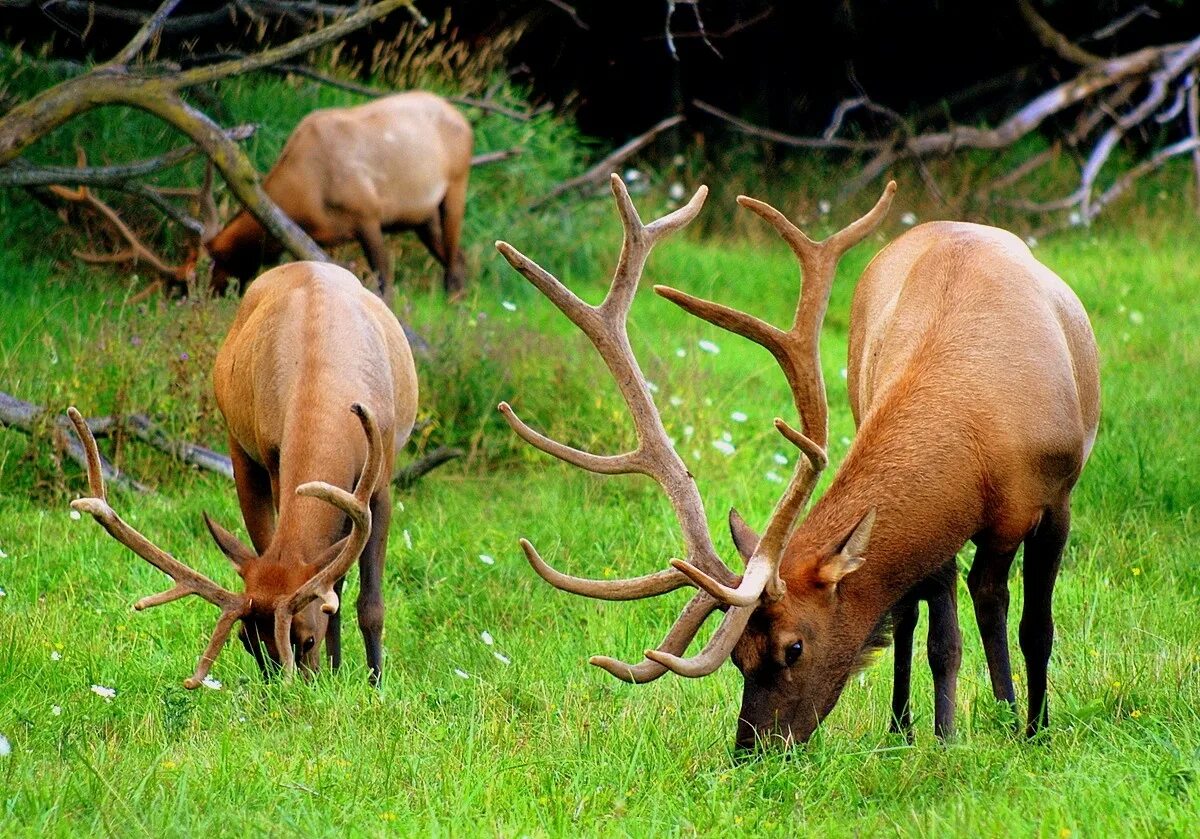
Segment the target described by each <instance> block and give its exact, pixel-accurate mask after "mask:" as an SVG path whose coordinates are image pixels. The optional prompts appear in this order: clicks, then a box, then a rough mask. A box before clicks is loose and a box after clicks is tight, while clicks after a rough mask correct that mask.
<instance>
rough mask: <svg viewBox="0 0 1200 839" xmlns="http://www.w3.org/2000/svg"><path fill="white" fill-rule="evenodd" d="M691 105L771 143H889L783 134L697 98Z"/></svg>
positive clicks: (874, 146)
mask: <svg viewBox="0 0 1200 839" xmlns="http://www.w3.org/2000/svg"><path fill="white" fill-rule="evenodd" d="M692 105H693V106H695V108H696V109H697V110H700V111H704V112H705V113H706V114H711V115H712V116H714V117H716V118H717V119H720V120H723V121H725V122H727V123H729V124H730V125H732V126H733V127H734V128H736V129H737V130H738V131H740V132H742V133H743V134H748V135H750V136H751V137H759V138H761V139H763V140H769V141H770V142H772V143H779V144H780V145H783V146H792V147H794V148H801V149H843V150H845V151H876V150H878V149H881V148H884V147H885V146H887V145H889V143H888V142H886V141H878V140H843V139H841V138H839V137H829V138H824V137H797V136H796V135H794V134H784V133H783V132H781V131H775V130H774V129H771V128H763V127H761V126H758V125H754V124H752V123H749V122H746V121H745V120H744V119H739V118H738V117H735V116H734V115H733V114H731V113H729V112H728V111H722V110H721V109H720V108H718V107H717V106H716V105H710V104H708V103H707V102H702V101H700V100H699V99H693V100H692Z"/></svg>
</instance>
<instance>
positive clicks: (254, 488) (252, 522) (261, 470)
mask: <svg viewBox="0 0 1200 839" xmlns="http://www.w3.org/2000/svg"><path fill="white" fill-rule="evenodd" d="M229 459H230V460H231V461H232V462H233V479H234V481H235V483H236V484H237V497H238V506H239V507H240V508H241V510H242V520H243V521H245V523H246V530H247V532H248V533H249V534H250V542H251V544H253V545H254V550H256V551H258V553H260V554H261V553H262V552H263V551H265V550H266V549H267V546H268V545H270V544H271V539H272V538H274V536H275V501H274V498H273V487H272V483H271V473H270V472H268V471H267V469H266V467H264V466H261V465H259V464H258V463H256V462H255V461H254V459H253V458H251V457H250V455H248V454H247V453H246V451H245V450H244V449H243V448H242V447H241V446H240V445H238V442H237V441H236V440H234V439H233V436H232V435H231V436H230V437H229Z"/></svg>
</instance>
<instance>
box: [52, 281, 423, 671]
mask: <svg viewBox="0 0 1200 839" xmlns="http://www.w3.org/2000/svg"><path fill="white" fill-rule="evenodd" d="M213 383H214V385H215V388H216V395H217V404H218V406H219V407H220V409H221V413H222V414H223V415H224V417H225V422H226V425H227V426H228V430H229V445H230V454H231V456H232V459H233V468H234V477H235V478H236V481H237V492H238V502H239V504H240V506H241V510H242V516H243V518H244V519H245V523H246V529H247V531H248V532H249V534H250V540H251V543H252V544H253V548H251V547H250V546H247V545H245V544H243V543H242V542H241V541H240V540H239V539H238V538H237V537H235V536H234V535H233V534H232V533H230V532H229V531H227V530H225V529H224V528H223V527H221V526H220V525H219V524H217V523H216V522H215V521H213V520H212V519H211V518H210V517H209V516H207V515H205V522H206V523H207V525H208V528H209V530H210V532H211V533H212V536H213V538H214V539H215V540H216V542H217V545H218V546H219V547H220V549H221V550H222V552H224V553H225V555H226V556H227V557H229V559H230V561H231V562H232V563H233V565H234V567H235V569H236V570H237V572H238V575H239V576H240V577H241V578H242V581H243V583H244V586H245V588H244V591H243V592H242V593H240V594H239V593H235V592H232V591H229V590H227V589H225V588H222V587H221V586H219V585H218V584H217V583H215V582H213V581H212V580H210V579H208V578H207V577H205V576H203V575H202V574H200V573H198V572H196V571H194V570H192V569H191V568H189V567H188V566H186V565H184V564H183V563H181V562H178V561H177V560H175V559H174V558H172V557H171V556H170V555H169V554H167V553H166V552H164V551H162V550H161V549H160V548H158V547H156V546H155V545H154V544H152V543H151V542H150V541H148V540H147V539H146V538H145V537H143V536H142V535H141V534H139V533H138V532H137V531H135V530H134V529H133V528H131V527H130V526H129V525H127V524H126V523H125V522H124V521H122V520H121V519H120V518H119V517H118V516H117V514H116V513H115V512H114V511H113V510H112V508H111V507H110V506H109V505H108V503H107V500H106V496H105V488H104V482H103V478H102V477H101V475H100V463H99V456H98V454H97V450H96V443H95V440H94V439H93V438H92V435H91V433H90V431H89V430H88V428H87V425H86V423H84V421H83V419H82V417H81V416H80V415H79V413H78V412H77V411H75V410H74V409H71V418H72V420H73V422H74V424H75V428H76V430H77V431H78V433H79V436H80V438H81V439H82V440H83V441H84V443H85V445H86V446H87V450H88V453H89V466H88V478H89V481H90V484H91V492H92V497H90V498H81V499H78V500H77V501H75V502H73V503H72V506H73V507H74V508H75V509H78V510H81V511H83V512H87V513H90V514H91V515H92V516H94V517H95V518H96V520H97V521H99V522H100V524H102V525H103V526H104V528H105V529H106V530H107V531H108V532H109V533H110V534H111V535H112V536H113V537H114V538H115V539H117V540H118V541H119V542H121V543H122V544H124V545H126V546H127V547H128V548H129V549H130V550H132V551H133V552H134V553H136V554H138V555H139V556H141V557H142V558H143V559H145V560H146V561H148V562H149V563H150V564H152V565H154V566H155V567H156V568H158V569H159V570H161V571H163V572H164V573H165V574H167V575H169V576H171V577H172V578H174V579H175V586H174V588H172V589H170V590H169V591H166V592H164V593H162V594H158V595H152V596H150V597H146V598H143V599H142V600H140V601H138V603H137V604H136V607H135V608H138V609H144V608H147V607H150V606H158V605H161V604H163V603H169V602H171V601H173V600H178V599H179V598H181V597H185V596H187V595H189V594H195V595H197V596H199V597H201V598H202V599H204V600H207V601H208V602H210V603H212V604H213V605H215V606H217V607H218V608H219V609H220V610H221V616H220V618H219V619H218V621H217V627H216V629H215V630H214V632H213V636H212V640H211V642H210V643H209V645H208V648H207V649H206V650H205V651H204V654H203V656H201V658H200V662H199V664H198V665H197V667H196V671H195V673H194V674H193V675H192V676H191V678H189V679H188V680H187V681H185V682H184V684H185V685H186V686H187V687H188V688H195V687H197V686H198V685H199V684H200V683H201V682H202V681H203V679H204V678H205V676H206V675H207V674H208V672H209V669H210V667H211V666H212V663H213V661H214V660H215V659H216V657H217V654H218V653H219V652H220V650H221V648H222V647H223V646H224V644H225V641H226V639H227V638H228V636H229V633H230V631H231V629H232V627H233V624H234V622H236V621H238V620H240V621H241V630H240V633H239V635H240V638H241V640H242V643H243V644H244V645H245V646H246V649H247V650H249V652H250V653H251V654H252V655H253V656H254V658H255V661H256V662H257V663H258V665H259V667H260V669H261V670H262V672H263V675H264V676H268V675H269V674H270V672H271V671H272V670H273V669H274V666H279V667H282V669H283V671H284V673H285V674H290V673H291V672H292V671H293V670H294V669H295V666H296V658H297V655H298V656H299V658H300V664H301V666H302V667H303V668H304V670H305V671H306V672H312V671H316V670H318V669H319V667H320V647H321V642H322V640H324V641H325V642H326V648H327V650H328V653H329V658H330V664H331V665H332V666H333V667H334V668H337V667H338V666H339V665H340V663H341V613H340V600H339V597H340V593H341V586H342V578H343V577H344V576H345V574H346V572H347V571H348V570H349V568H350V566H351V565H353V564H354V562H355V560H358V561H359V569H360V575H359V579H360V582H359V595H358V603H357V611H358V622H359V627H360V629H361V630H362V634H363V640H364V642H365V644H366V650H367V665H368V667H369V668H370V672H371V680H372V682H373V683H378V681H379V678H380V673H381V671H382V665H383V658H382V656H383V650H382V632H383V597H382V592H381V584H382V580H383V561H384V556H385V555H386V551H387V536H388V523H389V521H390V518H391V501H390V499H391V483H390V478H391V467H392V463H393V459H394V453H395V451H396V449H397V448H399V447H400V446H402V445H403V444H404V442H405V441H406V440H407V439H408V436H409V434H410V432H411V431H412V426H413V422H414V420H415V418H416V410H417V379H416V371H415V369H414V366H413V358H412V353H411V351H410V350H409V346H408V343H407V341H406V340H405V338H404V333H403V332H402V331H401V328H400V324H399V322H398V321H397V320H396V317H395V315H394V314H392V312H391V311H390V310H389V309H388V308H387V306H386V305H384V303H383V302H382V301H380V300H379V299H378V298H377V297H376V296H375V295H374V294H372V293H371V292H369V291H367V290H366V289H364V288H363V287H362V284H361V283H359V281H358V280H357V279H356V278H355V277H354V275H353V274H351V273H350V272H348V271H346V270H345V269H343V268H339V267H337V266H335V265H330V264H324V263H316V262H295V263H291V264H288V265H283V266H280V267H278V268H275V269H272V270H271V271H268V272H267V273H265V274H263V275H262V276H261V277H259V278H258V280H257V281H255V282H254V283H253V284H252V286H251V287H250V289H249V290H248V291H247V293H246V296H245V299H244V300H243V301H242V303H241V305H240V307H239V308H238V312H237V316H236V318H235V320H234V323H233V326H232V327H231V328H230V330H229V334H228V335H227V336H226V338H225V341H224V343H223V344H222V346H221V349H220V351H219V352H218V354H217V361H216V366H215V369H214V371H213ZM364 432H365V433H364Z"/></svg>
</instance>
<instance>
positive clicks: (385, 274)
mask: <svg viewBox="0 0 1200 839" xmlns="http://www.w3.org/2000/svg"><path fill="white" fill-rule="evenodd" d="M473 143H474V140H473V135H472V132H471V125H470V123H468V122H467V120H466V118H465V117H464V116H463V115H462V114H461V113H459V112H458V110H456V109H455V108H454V106H453V105H451V104H450V103H449V102H447V101H446V100H445V99H442V98H441V97H440V96H436V95H434V94H432V93H427V92H424V91H409V92H406V93H397V94H395V95H392V96H386V97H383V98H382V99H377V100H375V101H373V102H368V103H366V104H363V105H356V106H354V107H351V108H325V109H322V110H318V111H313V112H312V113H311V114H308V115H307V116H306V117H304V119H302V120H301V121H300V124H299V125H297V126H296V129H295V131H293V132H292V134H291V136H290V137H289V138H288V140H287V143H286V144H285V145H284V147H283V152H282V153H281V154H280V156H279V160H278V161H276V163H275V165H274V166H273V167H272V168H271V171H270V172H269V173H268V174H267V177H266V179H265V180H264V181H263V189H264V190H265V191H266V193H267V194H268V195H269V196H270V197H271V200H273V201H274V202H275V203H276V204H278V205H279V208H280V209H281V210H283V212H284V213H286V214H287V215H288V216H289V217H290V218H291V219H292V220H293V221H295V222H296V223H297V224H298V225H300V227H302V228H303V229H304V230H305V231H306V232H307V233H308V234H309V235H310V236H311V237H312V238H313V239H314V240H316V241H317V242H318V243H319V244H321V245H325V246H331V245H338V244H342V243H345V242H350V241H357V242H358V243H359V244H360V245H361V246H362V249H363V252H364V253H365V254H366V257H367V262H368V263H369V264H370V266H371V270H372V271H374V272H375V274H376V275H377V277H378V282H379V288H380V292H381V294H382V295H383V297H384V299H385V300H390V299H391V295H392V260H391V256H390V254H389V253H388V250H387V248H386V246H385V245H384V240H383V234H384V232H385V231H393V230H414V231H415V232H416V234H417V236H418V238H419V239H420V240H421V242H422V244H424V245H425V247H426V248H428V249H429V252H430V253H431V254H433V256H434V258H435V259H437V260H438V262H440V263H441V264H442V266H443V268H444V271H445V273H444V285H445V289H446V293H447V294H449V295H451V296H453V297H458V296H461V294H462V293H463V283H464V281H465V279H466V262H465V260H464V257H463V253H462V250H461V249H460V247H459V245H460V242H461V238H462V225H463V214H464V212H465V210H466V205H467V178H468V176H469V175H470V171H471V149H472V146H473ZM202 242H203V244H204V247H205V249H206V250H207V251H208V253H209V255H210V256H211V257H212V260H213V275H212V287H213V290H214V291H216V292H217V293H218V294H222V293H224V292H225V290H226V288H227V287H228V282H229V277H230V276H232V277H235V278H236V279H238V280H240V281H241V282H242V283H243V284H245V283H247V282H249V281H250V280H251V279H252V278H253V277H254V275H255V274H256V273H257V272H258V268H259V266H260V265H262V264H263V262H264V261H267V260H270V259H274V258H276V257H278V256H279V254H280V252H281V250H282V249H281V246H280V245H279V243H278V242H277V241H276V240H275V239H274V238H272V237H271V236H269V235H268V234H267V232H266V230H265V229H264V228H263V226H262V225H261V224H259V223H258V221H257V220H256V219H255V218H254V217H253V216H252V215H250V213H248V212H247V211H245V210H242V211H241V212H239V213H238V214H237V215H235V216H234V217H233V219H232V220H230V222H229V223H228V224H226V225H225V227H224V228H221V229H220V230H217V229H216V226H215V220H213V219H210V220H209V224H208V226H207V228H206V232H205V234H204V236H203V237H202Z"/></svg>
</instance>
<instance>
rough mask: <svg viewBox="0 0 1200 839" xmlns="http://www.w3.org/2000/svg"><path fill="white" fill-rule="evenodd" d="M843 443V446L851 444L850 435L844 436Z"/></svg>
mask: <svg viewBox="0 0 1200 839" xmlns="http://www.w3.org/2000/svg"><path fill="white" fill-rule="evenodd" d="M842 445H843V446H848V445H850V438H849V437H843V438H842Z"/></svg>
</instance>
